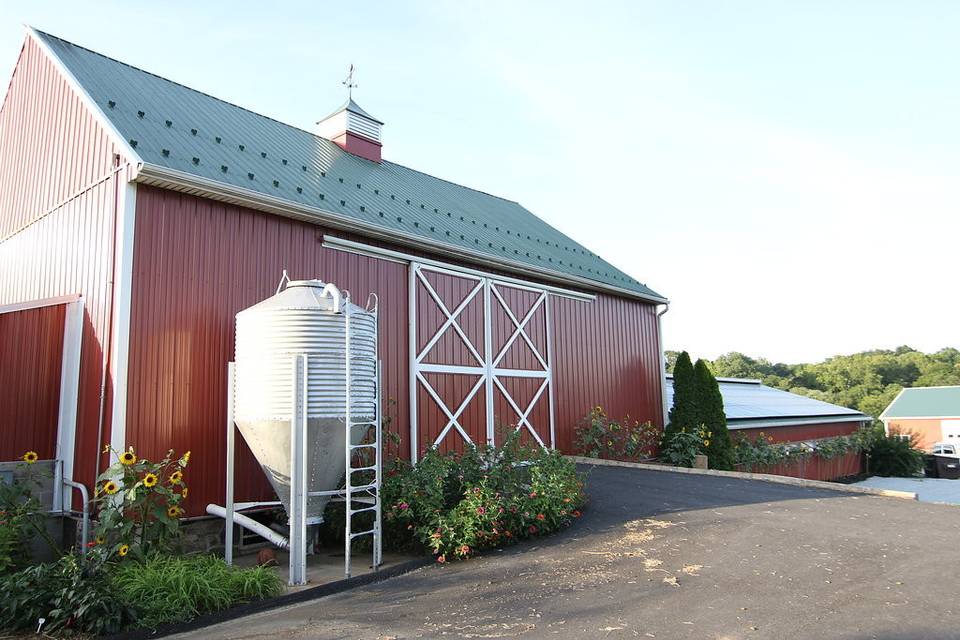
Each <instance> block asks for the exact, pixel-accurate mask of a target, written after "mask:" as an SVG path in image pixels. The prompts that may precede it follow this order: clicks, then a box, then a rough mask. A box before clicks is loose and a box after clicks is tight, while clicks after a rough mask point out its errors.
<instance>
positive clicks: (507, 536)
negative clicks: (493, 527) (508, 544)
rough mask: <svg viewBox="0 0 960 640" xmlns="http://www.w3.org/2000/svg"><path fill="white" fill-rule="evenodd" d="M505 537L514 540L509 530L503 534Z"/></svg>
mask: <svg viewBox="0 0 960 640" xmlns="http://www.w3.org/2000/svg"><path fill="white" fill-rule="evenodd" d="M503 536H504V537H505V538H512V537H513V532H512V531H510V530H509V529H507V530H506V531H504V532H503Z"/></svg>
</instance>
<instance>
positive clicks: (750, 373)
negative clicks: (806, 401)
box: [666, 346, 960, 418]
mask: <svg viewBox="0 0 960 640" xmlns="http://www.w3.org/2000/svg"><path fill="white" fill-rule="evenodd" d="M679 355H680V352H677V351H667V352H666V357H667V368H668V370H669V371H671V372H673V369H674V366H675V364H676V362H677V358H678V356H679ZM706 364H707V366H709V367H710V370H711V371H712V372H713V374H714V375H715V376H717V377H721V378H753V379H758V380H761V381H762V382H763V384H765V385H767V386H770V387H775V388H777V389H783V390H785V391H790V392H792V393H798V394H800V395H804V396H809V397H811V398H816V399H817V400H823V401H825V402H831V403H833V404H838V405H841V406H844V407H849V408H851V409H857V410H858V411H862V412H863V413H866V414H868V415H871V416H873V417H875V418H876V417H877V416H879V415H880V413H881V412H882V411H883V410H884V409H885V408H886V407H887V405H888V404H890V402H891V401H892V400H893V399H894V398H895V397H896V395H897V394H898V393H900V390H901V389H903V388H904V387H934V386H943V385H960V350H957V349H954V348H946V349H941V350H940V351H937V352H935V353H924V352H922V351H917V350H916V349H912V348H910V347H907V346H903V347H898V348H896V349H893V350H886V349H876V350H873V351H863V352H860V353H854V354H851V355H844V356H834V357H832V358H827V359H826V360H824V361H823V362H817V363H803V364H784V363H780V362H777V363H773V362H770V361H769V360H767V359H765V358H753V357H750V356H747V355H744V354H742V353H738V352H736V351H734V352H731V353H727V354H725V355H722V356H720V357H719V358H717V359H715V360H708V361H706Z"/></svg>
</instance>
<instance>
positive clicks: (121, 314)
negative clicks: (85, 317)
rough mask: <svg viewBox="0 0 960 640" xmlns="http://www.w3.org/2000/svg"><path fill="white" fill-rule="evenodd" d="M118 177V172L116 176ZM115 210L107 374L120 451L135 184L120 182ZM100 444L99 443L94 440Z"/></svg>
mask: <svg viewBox="0 0 960 640" xmlns="http://www.w3.org/2000/svg"><path fill="white" fill-rule="evenodd" d="M118 179H119V176H118ZM119 188H120V190H121V191H120V204H119V207H118V210H117V236H116V239H115V242H116V247H117V250H116V267H115V269H116V271H115V273H114V284H113V302H112V304H113V355H112V357H111V358H110V377H111V379H112V380H113V404H112V407H111V410H110V446H111V447H113V449H114V451H123V450H124V449H125V448H126V446H127V444H126V441H127V434H126V431H127V393H128V390H127V376H128V373H129V372H128V369H129V362H130V314H131V305H132V297H133V244H134V229H135V227H136V212H137V185H136V183H133V182H120V183H119ZM97 446H98V447H99V446H100V443H97Z"/></svg>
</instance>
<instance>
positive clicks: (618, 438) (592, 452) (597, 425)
mask: <svg viewBox="0 0 960 640" xmlns="http://www.w3.org/2000/svg"><path fill="white" fill-rule="evenodd" d="M575 434H576V435H575V440H574V447H575V450H576V451H578V452H579V453H581V454H583V455H585V456H587V457H590V458H603V459H606V460H628V461H629V460H633V461H636V460H642V459H644V458H649V457H650V456H652V455H653V454H654V451H655V450H656V448H657V445H658V444H659V443H660V438H661V436H662V433H661V431H660V429H658V428H657V427H656V426H654V425H653V424H652V423H650V422H643V423H641V422H640V421H639V420H631V419H630V416H626V417H624V419H623V420H621V421H619V422H617V421H615V420H611V419H610V418H608V417H607V414H606V412H604V410H603V408H602V407H600V406H597V407H594V408H593V409H591V410H590V413H588V414H587V415H586V417H584V418H583V419H582V420H581V421H580V424H579V425H578V426H577V428H576V432H575Z"/></svg>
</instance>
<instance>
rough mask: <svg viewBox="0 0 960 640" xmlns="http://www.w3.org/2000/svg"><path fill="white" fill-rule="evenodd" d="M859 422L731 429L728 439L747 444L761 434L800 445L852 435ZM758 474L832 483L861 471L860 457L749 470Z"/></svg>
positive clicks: (861, 455) (816, 460) (778, 440)
mask: <svg viewBox="0 0 960 640" xmlns="http://www.w3.org/2000/svg"><path fill="white" fill-rule="evenodd" d="M860 426H861V425H860V423H859V422H830V423H825V424H801V425H794V426H786V427H769V428H765V429H762V428H757V429H735V430H732V431H731V432H730V435H731V436H732V437H733V438H734V440H736V439H737V438H740V437H746V438H749V439H751V440H753V439H754V438H756V437H757V436H759V435H760V434H761V433H762V434H763V435H764V436H765V437H767V438H773V441H774V442H775V443H777V442H801V441H804V440H817V439H819V438H835V437H837V436H848V435H850V434H852V433H856V431H857V429H859V428H860ZM753 471H756V472H759V473H772V474H774V475H778V476H790V477H794V478H807V479H808V480H835V479H837V478H843V477H846V476H852V475H856V474H858V473H861V472H863V471H864V457H863V454H860V453H848V454H845V455H842V456H837V457H836V458H834V459H832V460H821V459H820V458H818V457H816V456H813V457H811V458H809V459H807V460H805V461H803V462H799V463H792V464H779V465H777V466H775V467H773V468H771V469H753Z"/></svg>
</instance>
